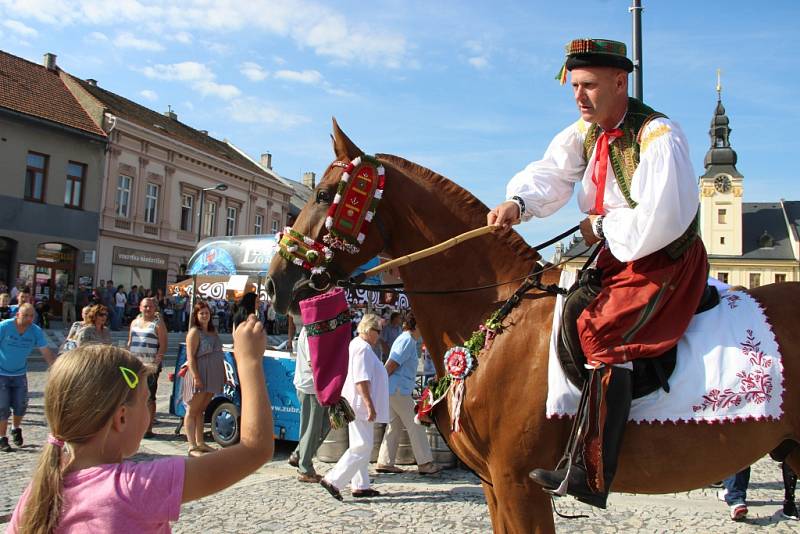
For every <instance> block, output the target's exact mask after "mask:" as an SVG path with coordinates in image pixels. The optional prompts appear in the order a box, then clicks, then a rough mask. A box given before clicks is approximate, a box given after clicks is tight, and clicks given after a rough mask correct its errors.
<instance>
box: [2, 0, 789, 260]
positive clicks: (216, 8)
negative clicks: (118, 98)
mask: <svg viewBox="0 0 800 534" xmlns="http://www.w3.org/2000/svg"><path fill="white" fill-rule="evenodd" d="M643 4H644V7H645V9H644V12H643V28H644V40H643V43H644V45H643V46H644V50H643V58H644V96H645V101H646V102H647V103H649V104H650V105H651V106H653V107H654V108H656V109H658V110H660V111H663V112H664V113H666V114H667V115H669V116H670V117H671V118H673V119H675V120H677V121H678V122H679V123H680V124H681V125H682V126H683V128H684V131H685V132H686V134H687V136H688V137H689V140H690V143H691V150H692V159H693V162H694V166H695V173H696V174H697V175H698V176H699V175H700V174H702V171H703V165H702V164H703V157H704V155H705V153H706V150H707V149H708V146H709V137H708V127H709V122H710V120H711V117H712V113H713V110H714V108H715V105H716V96H717V95H716V92H715V82H716V69H717V68H720V69H722V85H723V92H722V98H723V103H724V104H725V107H726V109H727V112H728V116H729V117H730V119H731V125H732V128H733V132H732V135H731V142H732V145H733V147H734V149H735V150H736V151H737V153H738V155H739V164H738V169H739V171H741V172H742V174H744V176H745V200H746V201H773V200H777V199H779V198H786V199H793V200H798V199H800V190H798V187H797V186H796V185H795V184H796V180H797V178H796V174H797V173H796V170H795V167H793V165H792V164H791V157H792V154H793V153H796V152H797V150H798V149H797V146H796V144H797V139H798V133H797V131H796V130H797V124H798V123H800V121H798V119H799V118H800V108H799V107H798V97H799V96H800V93H799V92H798V81H800V79H799V78H798V72H800V59H798V57H800V55H799V54H798V53H797V46H798V45H797V40H796V36H797V32H798V30H797V28H798V23H800V4H798V3H797V2H795V1H793V0H781V1H775V0H772V1H770V2H752V1H749V2H745V1H739V0H727V1H716V0H713V1H712V0H709V1H703V2H698V1H689V0H670V1H668V0H658V1H656V0H643ZM629 5H630V2H629V1H626V0H613V1H612V0H606V1H600V0H586V1H573V2H563V1H561V2H555V1H527V2H525V1H519V2H510V1H494V2H455V1H448V0H444V1H434V2H430V1H417V0H373V1H371V2H353V1H347V0H344V1H338V2H314V1H296V0H277V1H276V0H247V1H234V0H176V1H173V2H155V1H147V0H115V1H107V0H27V1H19V0H0V49H3V50H5V51H7V52H10V53H12V54H16V55H19V56H22V57H24V58H27V59H30V60H32V61H36V62H40V61H41V58H42V54H44V53H45V52H52V53H55V54H56V55H57V56H58V64H59V66H61V68H63V69H65V70H67V71H68V72H70V73H72V74H75V75H77V76H80V77H82V78H95V79H97V80H98V83H99V85H100V86H101V87H104V88H106V89H108V90H111V91H113V92H116V93H118V94H120V95H123V96H125V97H127V98H130V99H132V100H134V101H137V102H139V103H141V104H143V105H146V106H148V107H151V108H153V109H155V110H158V111H164V110H166V109H167V106H168V105H170V106H172V108H173V109H174V110H175V111H176V112H177V113H178V116H179V119H180V120H181V121H183V122H185V123H187V124H189V125H191V126H193V127H195V128H197V129H204V130H209V131H210V133H211V135H214V136H215V137H217V138H220V139H221V138H227V139H230V140H231V141H232V142H233V143H235V144H236V145H238V146H239V147H241V148H243V149H244V150H245V151H246V152H248V153H249V154H250V155H251V156H253V157H254V158H258V155H259V154H260V153H261V152H266V151H269V152H271V153H272V154H273V167H274V168H275V170H276V171H277V172H279V173H280V174H281V175H283V176H286V177H288V178H293V179H299V178H300V176H301V174H302V172H303V171H315V172H317V173H318V174H319V173H320V172H321V171H322V170H324V168H325V167H326V166H327V164H328V163H329V162H330V160H331V159H332V158H333V155H332V152H331V149H330V141H329V134H330V119H331V117H332V116H335V117H336V118H337V120H338V121H339V124H340V125H341V126H342V128H343V129H344V131H345V132H346V133H347V134H348V135H349V136H350V137H351V138H352V139H353V140H354V141H355V142H356V143H357V144H358V145H359V146H360V147H361V148H362V149H363V150H365V151H366V152H368V153H374V152H386V153H393V154H397V155H400V156H403V157H406V158H408V159H411V160H413V161H416V162H418V163H421V164H423V165H426V166H428V167H430V168H432V169H433V170H436V171H438V172H440V173H441V174H443V175H445V176H447V177H449V178H451V179H452V180H454V181H456V182H457V183H459V184H460V185H462V186H464V187H465V188H467V189H469V190H470V191H471V192H473V193H474V194H475V195H477V196H478V197H479V198H480V199H481V200H483V201H484V202H485V203H487V204H489V205H490V206H491V205H494V204H496V203H497V202H499V201H501V200H503V197H504V191H505V184H506V182H507V181H508V179H509V178H510V177H511V176H512V175H513V174H514V173H515V172H517V171H518V170H519V169H521V168H522V167H524V166H525V165H526V164H527V163H528V162H530V161H532V160H535V159H538V158H539V157H540V156H541V154H542V153H543V151H544V149H545V148H546V146H547V144H548V143H549V141H550V139H551V138H552V136H553V135H555V133H556V132H558V131H559V130H561V129H562V128H564V127H565V126H567V125H568V124H569V123H571V122H572V121H574V120H575V119H576V118H577V111H576V109H575V106H574V103H573V101H572V98H571V91H570V89H569V88H568V86H565V87H561V86H559V85H558V83H557V82H556V81H555V80H554V79H553V78H554V76H555V74H556V72H557V70H558V69H559V67H560V65H561V63H562V62H563V46H564V44H565V43H566V42H567V41H569V40H570V39H572V38H575V37H606V38H612V39H617V40H622V41H625V42H626V43H628V45H630V41H631V17H630V14H629V13H628V6H629ZM579 218H580V214H579V213H578V211H577V209H576V208H575V206H574V203H572V204H570V205H569V206H568V207H566V208H564V209H563V210H562V211H561V212H559V213H558V214H556V215H554V216H553V217H551V218H549V219H545V220H536V221H533V222H530V223H526V224H524V225H523V226H522V227H519V229H520V230H521V232H522V234H523V235H524V236H525V237H526V238H527V239H528V241H529V242H530V243H531V244H533V243H534V242H537V241H540V240H544V239H546V238H548V237H550V236H551V235H553V234H556V233H559V232H560V231H561V230H563V229H566V228H567V227H569V226H571V225H573V224H575V223H576V222H577V221H578V220H579Z"/></svg>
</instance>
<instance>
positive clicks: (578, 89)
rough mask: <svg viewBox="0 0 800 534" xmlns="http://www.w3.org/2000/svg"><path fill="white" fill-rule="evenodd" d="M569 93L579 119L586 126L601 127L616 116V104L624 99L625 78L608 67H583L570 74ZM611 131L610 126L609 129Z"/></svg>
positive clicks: (625, 92) (626, 93)
mask: <svg viewBox="0 0 800 534" xmlns="http://www.w3.org/2000/svg"><path fill="white" fill-rule="evenodd" d="M570 74H571V75H572V91H573V94H574V95H575V103H576V104H577V105H578V111H580V112H581V118H583V120H585V121H586V122H591V123H597V124H603V123H607V122H608V121H609V120H614V119H618V118H621V117H613V116H612V115H613V114H615V113H618V107H619V106H618V104H619V103H620V102H621V100H622V99H625V100H627V98H628V76H627V74H626V73H625V71H623V70H620V69H615V68H612V67H585V68H576V69H572V71H570ZM612 127H613V126H612Z"/></svg>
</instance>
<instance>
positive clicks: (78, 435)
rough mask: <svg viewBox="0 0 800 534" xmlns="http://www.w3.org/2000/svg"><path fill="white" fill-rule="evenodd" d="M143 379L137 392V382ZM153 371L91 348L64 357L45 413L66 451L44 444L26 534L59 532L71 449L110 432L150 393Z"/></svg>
mask: <svg viewBox="0 0 800 534" xmlns="http://www.w3.org/2000/svg"><path fill="white" fill-rule="evenodd" d="M121 367H122V368H125V369H128V370H130V371H132V372H133V373H134V374H135V375H136V376H138V377H139V381H138V384H136V387H135V388H132V387H131V386H130V385H129V381H131V382H132V376H131V375H128V376H127V380H126V375H125V374H123V373H124V371H122V370H121V369H120V368H121ZM149 373H150V369H149V368H148V367H146V366H145V365H144V364H143V363H142V362H141V361H140V360H139V359H138V358H136V357H135V356H133V355H132V354H131V353H130V352H128V351H127V350H125V349H121V348H117V347H113V346H110V345H85V346H81V347H78V348H76V349H74V350H71V351H69V352H67V353H65V354H64V355H62V356H60V357H59V358H58V359H57V360H56V363H54V364H53V367H52V368H51V370H50V377H49V378H48V380H47V386H46V387H45V392H44V408H45V415H46V416H47V423H48V426H49V428H50V434H51V435H52V436H53V437H54V438H55V439H57V440H61V441H63V442H64V443H65V444H66V446H65V447H59V446H56V445H53V444H51V443H49V441H48V442H47V443H45V444H44V447H43V449H42V454H41V456H40V457H39V464H38V466H37V467H36V471H35V472H34V475H33V480H32V481H31V490H30V493H29V495H28V500H27V501H26V503H25V510H24V511H23V515H22V525H21V527H22V528H21V529H20V531H21V532H25V533H26V534H27V533H31V534H46V533H50V532H53V530H54V529H55V528H56V526H57V525H58V519H59V516H60V514H61V507H62V497H63V495H62V492H63V488H64V468H65V467H66V465H67V462H68V455H69V449H68V448H67V447H69V446H70V445H73V444H80V443H85V442H86V441H88V440H89V439H90V438H92V437H93V436H95V435H96V434H97V433H98V432H100V431H101V430H102V429H103V427H105V426H106V424H107V423H108V421H109V419H111V418H112V417H113V415H114V413H115V412H116V411H117V409H118V408H119V407H120V406H122V405H123V404H126V403H129V402H131V401H133V399H134V398H135V396H134V395H135V393H136V388H140V387H147V380H146V377H147V375H148V374H149Z"/></svg>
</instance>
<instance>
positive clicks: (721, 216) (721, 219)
mask: <svg viewBox="0 0 800 534" xmlns="http://www.w3.org/2000/svg"><path fill="white" fill-rule="evenodd" d="M727 222H728V210H727V209H718V210H717V223H719V224H726V223H727Z"/></svg>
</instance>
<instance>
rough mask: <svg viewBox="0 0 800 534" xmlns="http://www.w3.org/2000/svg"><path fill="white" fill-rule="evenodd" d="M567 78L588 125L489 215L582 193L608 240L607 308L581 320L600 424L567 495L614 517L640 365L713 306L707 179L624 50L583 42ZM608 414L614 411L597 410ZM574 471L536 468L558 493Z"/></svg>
mask: <svg viewBox="0 0 800 534" xmlns="http://www.w3.org/2000/svg"><path fill="white" fill-rule="evenodd" d="M566 51H567V55H566V61H565V64H564V67H563V69H562V72H561V73H560V76H559V77H560V78H561V79H562V83H563V80H565V79H566V72H567V71H569V72H570V73H571V84H572V89H573V93H574V97H575V101H576V103H577V106H578V110H579V112H580V115H581V118H580V119H578V121H577V122H575V123H573V124H572V125H570V126H569V127H567V128H566V129H565V130H563V131H562V132H561V133H559V134H558V135H556V137H555V138H554V139H553V141H552V142H551V143H550V146H549V147H548V148H547V151H546V152H545V155H544V157H543V158H542V159H541V160H539V161H536V162H533V163H531V164H529V165H528V166H527V167H526V168H525V169H523V170H522V171H521V172H520V173H518V174H517V175H516V176H514V177H513V178H512V179H511V181H510V182H509V184H508V187H507V196H506V198H508V199H509V200H507V201H506V202H503V203H502V204H500V205H499V206H497V207H496V208H494V209H493V210H492V211H491V212H490V213H489V215H488V223H489V224H497V225H500V226H509V225H511V224H516V223H518V222H520V221H521V220H529V219H531V218H532V217H534V216H535V217H546V216H548V215H550V214H552V213H554V212H555V211H557V210H558V209H559V208H561V207H562V206H564V205H565V204H566V203H567V202H568V201H569V199H570V197H571V196H572V192H573V189H574V188H575V184H576V183H580V184H581V188H580V189H579V191H578V204H579V206H580V208H581V209H582V210H583V211H584V212H585V213H587V214H588V217H587V218H586V219H584V220H583V221H582V222H581V224H580V231H581V235H582V236H583V238H584V240H585V241H586V243H587V244H588V245H592V244H594V243H596V242H598V241H604V244H603V246H602V249H601V251H600V254H599V256H598V260H597V268H598V270H599V271H600V277H599V280H600V284H599V285H600V287H599V293H598V295H597V297H596V298H595V299H594V300H593V301H592V302H591V303H589V305H588V306H587V307H586V309H585V310H584V311H583V312H582V313H581V314H580V316H579V317H578V319H577V329H578V334H579V337H580V348H581V349H582V351H583V353H584V355H585V356H586V359H587V361H588V363H589V365H591V366H592V367H593V368H594V370H593V372H592V373H591V377H590V383H591V384H592V386H593V387H590V388H588V389H587V391H590V395H591V397H590V399H589V413H590V420H591V419H592V418H594V424H595V428H596V432H594V433H591V434H590V435H586V436H585V438H584V443H583V446H584V454H583V458H582V459H581V461H578V462H576V464H575V465H573V466H572V469H571V470H569V477H568V482H569V484H568V489H567V492H568V493H569V494H571V495H573V496H575V497H576V498H578V499H579V500H581V501H583V502H586V503H588V504H591V505H593V506H598V507H601V508H605V505H606V498H607V496H608V489H609V487H610V485H611V481H612V479H613V477H614V474H615V472H616V464H617V454H618V452H619V447H620V445H621V442H622V436H623V433H624V428H625V423H626V421H627V418H628V413H629V410H630V402H631V369H632V364H631V360H635V359H641V358H652V357H656V356H659V355H661V354H663V353H665V352H666V351H667V350H669V349H671V348H672V347H674V346H675V345H676V344H677V342H678V339H679V338H680V337H681V335H683V332H684V331H685V330H686V327H687V326H688V324H689V321H690V320H691V318H692V315H693V313H694V311H695V309H696V308H697V306H698V304H699V302H700V299H701V297H702V295H703V291H704V289H705V284H706V275H707V272H708V260H707V257H706V252H705V248H704V247H703V243H702V241H701V240H700V239H699V237H698V232H697V223H696V216H697V210H698V206H699V193H698V188H697V177H696V175H695V173H694V171H693V169H692V164H691V160H690V158H689V147H688V142H687V140H686V138H685V136H684V134H683V132H682V130H681V128H680V127H679V126H678V125H677V124H676V123H675V122H674V121H671V120H670V119H668V118H667V117H666V116H665V115H663V114H661V113H658V112H655V111H654V110H653V109H651V108H649V107H648V106H646V105H644V104H643V103H642V102H640V101H638V100H636V99H633V98H629V97H628V73H629V72H631V71H632V70H633V64H632V63H631V61H630V60H629V59H628V58H627V57H626V48H625V44H624V43H620V42H617V41H609V40H604V39H576V40H574V41H571V42H570V43H569V44H568V45H567V47H566ZM599 406H604V407H605V408H607V410H600V409H597V410H596V411H597V412H598V413H594V411H595V408H597V407H599ZM566 475H567V470H566V469H561V470H558V471H546V470H543V469H535V470H534V471H533V472H532V473H531V477H532V478H533V479H534V480H535V481H536V482H537V483H539V484H541V485H542V486H544V487H545V488H547V489H549V490H553V489H555V488H556V487H558V486H559V483H560V482H561V481H562V480H563V479H564V478H565V476H566Z"/></svg>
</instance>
